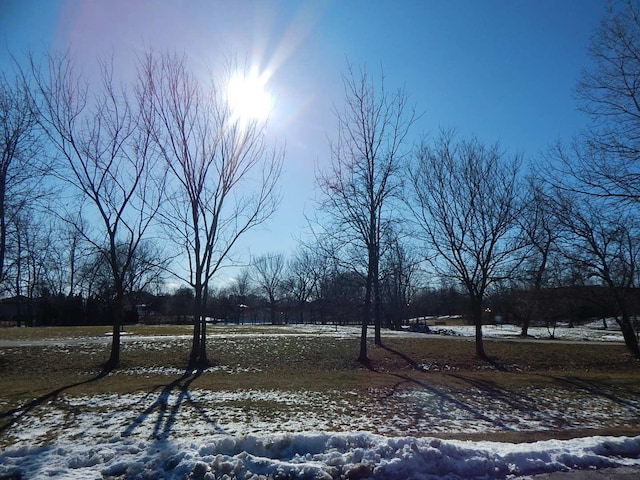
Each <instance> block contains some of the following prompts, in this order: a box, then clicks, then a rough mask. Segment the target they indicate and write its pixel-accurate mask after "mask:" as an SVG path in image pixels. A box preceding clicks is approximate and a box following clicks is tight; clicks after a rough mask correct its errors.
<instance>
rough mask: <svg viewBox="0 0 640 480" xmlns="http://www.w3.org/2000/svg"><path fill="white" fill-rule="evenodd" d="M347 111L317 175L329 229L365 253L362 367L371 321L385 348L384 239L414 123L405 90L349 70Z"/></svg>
mask: <svg viewBox="0 0 640 480" xmlns="http://www.w3.org/2000/svg"><path fill="white" fill-rule="evenodd" d="M343 83H344V89H345V106H344V109H343V110H340V111H337V113H336V117H337V120H338V137H337V140H336V141H335V142H334V143H332V145H331V163H330V165H329V167H328V169H327V171H324V172H319V173H318V183H319V186H320V188H321V190H322V192H323V194H324V197H325V200H324V202H323V204H322V209H323V210H324V211H326V212H327V214H328V215H329V218H330V219H331V222H332V225H331V226H330V227H329V228H328V230H330V231H331V232H332V233H334V234H335V235H336V236H337V237H339V238H340V243H342V244H344V245H349V246H355V247H356V248H358V249H359V250H360V252H362V253H361V254H360V257H361V258H362V260H361V263H363V264H364V265H365V270H366V274H365V277H366V283H365V285H366V287H365V297H364V306H363V310H362V332H361V337H360V354H359V357H358V359H359V360H360V361H361V362H366V361H367V326H368V324H369V321H370V319H371V318H372V317H373V319H374V326H375V343H376V344H381V343H382V340H381V334H380V326H381V314H380V272H379V269H380V256H381V253H380V251H381V239H382V237H383V235H384V232H385V229H387V228H388V226H389V223H390V221H391V219H392V209H391V208H390V207H391V205H390V204H391V201H392V198H393V196H394V195H395V194H396V193H397V192H398V187H399V185H400V177H399V173H400V172H401V171H402V164H403V161H404V159H405V157H406V151H405V150H404V147H405V143H406V138H407V135H408V133H409V130H410V128H411V126H412V124H413V123H414V121H415V118H416V117H415V113H414V111H413V110H412V109H411V108H409V107H408V105H407V101H408V100H407V94H406V93H405V91H404V90H397V91H396V92H393V93H389V92H388V91H387V90H386V88H385V84H384V76H383V75H381V78H380V81H379V82H378V84H376V82H374V80H373V79H372V78H371V77H370V76H369V74H368V73H367V71H366V70H364V69H362V70H360V71H359V72H355V71H354V70H353V68H352V67H351V66H349V68H348V71H347V74H346V75H345V76H344V77H343Z"/></svg>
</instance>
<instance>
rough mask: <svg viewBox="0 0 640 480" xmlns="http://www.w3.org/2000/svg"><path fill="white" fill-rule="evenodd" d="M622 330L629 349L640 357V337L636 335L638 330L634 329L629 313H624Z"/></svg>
mask: <svg viewBox="0 0 640 480" xmlns="http://www.w3.org/2000/svg"><path fill="white" fill-rule="evenodd" d="M620 331H621V332H622V336H623V337H624V343H625V345H626V346H627V348H628V349H629V352H631V354H632V355H633V356H634V357H636V358H640V347H639V346H638V337H636V332H635V331H634V330H633V324H632V323H631V318H629V316H628V315H624V316H623V317H622V320H621V321H620Z"/></svg>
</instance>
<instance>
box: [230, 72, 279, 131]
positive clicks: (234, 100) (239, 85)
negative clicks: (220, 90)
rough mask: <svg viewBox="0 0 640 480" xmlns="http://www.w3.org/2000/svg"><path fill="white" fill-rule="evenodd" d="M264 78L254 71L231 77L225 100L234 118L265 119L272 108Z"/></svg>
mask: <svg viewBox="0 0 640 480" xmlns="http://www.w3.org/2000/svg"><path fill="white" fill-rule="evenodd" d="M265 86H266V78H264V76H260V75H257V74H254V73H251V74H236V75H234V76H233V77H231V79H230V81H229V86H228V89H227V100H228V102H229V108H230V109H231V115H232V116H233V118H234V119H236V120H245V121H251V120H266V118H267V117H268V116H269V114H270V113H271V109H272V108H273V102H272V101H271V95H269V92H267V90H266V89H265Z"/></svg>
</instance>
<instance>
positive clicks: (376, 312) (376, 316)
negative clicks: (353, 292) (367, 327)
mask: <svg viewBox="0 0 640 480" xmlns="http://www.w3.org/2000/svg"><path fill="white" fill-rule="evenodd" d="M378 273H379V272H378V260H377V256H376V257H375V258H374V270H373V279H372V280H373V321H374V325H375V340H374V341H375V344H376V345H379V346H380V345H382V334H381V331H380V330H381V327H382V308H381V299H380V275H379V274H378Z"/></svg>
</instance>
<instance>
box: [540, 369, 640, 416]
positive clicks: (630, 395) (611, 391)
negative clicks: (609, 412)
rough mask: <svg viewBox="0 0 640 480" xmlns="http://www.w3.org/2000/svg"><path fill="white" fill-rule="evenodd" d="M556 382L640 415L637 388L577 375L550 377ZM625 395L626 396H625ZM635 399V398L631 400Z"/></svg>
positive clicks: (639, 398) (639, 397) (639, 393)
mask: <svg viewBox="0 0 640 480" xmlns="http://www.w3.org/2000/svg"><path fill="white" fill-rule="evenodd" d="M552 378H553V379H554V380H555V381H556V382H558V383H560V384H564V385H567V386H569V387H571V388H576V389H579V390H584V391H586V392H587V393H589V394H591V395H592V396H594V397H600V398H603V399H605V400H608V401H610V402H612V403H615V404H617V405H620V406H621V407H624V408H626V409H628V410H630V411H631V412H634V414H635V415H638V416H640V392H638V390H637V389H632V388H629V389H627V388H623V387H621V386H620V385H614V384H611V383H609V382H605V381H598V380H594V379H586V378H578V377H552ZM625 397H627V398H625ZM632 399H635V400H632Z"/></svg>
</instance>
